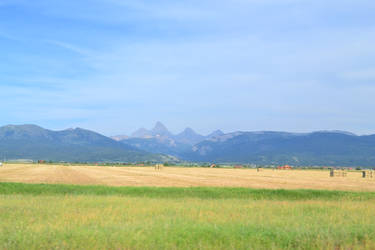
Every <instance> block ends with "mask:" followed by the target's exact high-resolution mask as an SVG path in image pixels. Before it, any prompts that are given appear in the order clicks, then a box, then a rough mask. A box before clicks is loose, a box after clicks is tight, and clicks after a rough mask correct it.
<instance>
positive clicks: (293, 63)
mask: <svg viewBox="0 0 375 250" xmlns="http://www.w3.org/2000/svg"><path fill="white" fill-rule="evenodd" d="M374 12H375V2H374V1H369V0H359V1H355V2H353V1H338V0H332V1H329V2H327V1H322V0H317V1H308V0H303V1H297V0H278V1H276V0H266V1H258V0H249V1H246V0H234V1H230V2H228V1H222V0H219V1H212V0H208V1H204V2H202V1H195V0H193V1H179V2H176V1H171V0H160V1H153V2H150V1H143V0H137V1H135V0H90V1H89V0H82V1H72V0H66V1H56V0H48V1H47V0H35V1H26V0H11V1H10V0H0V101H1V105H0V112H1V116H0V124H1V125H7V124H36V125H40V126H42V127H44V128H48V129H52V130H61V129H66V128H70V127H82V128H86V129H90V130H94V131H97V132H100V133H102V134H104V135H107V136H113V135H119V134H130V133H132V132H134V131H135V130H137V129H138V128H141V127H145V128H147V129H150V128H152V127H153V126H154V124H155V122H156V121H161V122H162V123H163V124H165V125H166V126H167V127H168V129H169V130H170V131H171V132H173V133H178V132H181V131H182V130H183V129H185V127H191V128H193V129H194V130H195V131H196V132H198V133H200V134H208V133H210V132H212V131H214V130H216V129H221V130H223V131H224V132H233V131H264V130H268V131H269V130H271V131H287V132H312V131H319V130H342V131H349V132H353V133H355V134H358V135H362V134H375V126H374V124H375V117H374V116H373V108H374V107H375V99H374V96H375V60H374V58H375V46H374V45H373V44H375V17H374V14H373V13H374Z"/></svg>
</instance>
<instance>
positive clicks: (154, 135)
mask: <svg viewBox="0 0 375 250" xmlns="http://www.w3.org/2000/svg"><path fill="white" fill-rule="evenodd" d="M222 135H224V133H223V132H222V131H221V130H216V131H214V132H212V133H211V134H209V135H207V136H203V135H200V134H198V133H196V132H195V131H194V130H193V129H191V128H186V129H185V130H184V131H182V132H181V133H179V134H176V135H174V134H173V133H171V132H170V131H169V130H168V129H167V127H166V126H165V125H164V124H162V123H161V122H157V123H156V124H155V126H154V128H152V129H150V130H148V129H145V128H140V129H138V130H137V131H135V132H134V133H132V134H131V135H130V136H127V135H118V136H113V137H111V138H112V139H114V140H117V141H119V142H122V143H124V144H126V145H128V146H132V147H135V148H138V149H140V150H144V151H148V152H152V153H158V154H168V155H173V156H176V157H181V156H182V155H183V154H184V153H186V152H190V151H191V150H192V148H193V146H194V145H196V144H198V143H200V142H202V141H204V140H207V139H211V138H214V137H216V136H222Z"/></svg>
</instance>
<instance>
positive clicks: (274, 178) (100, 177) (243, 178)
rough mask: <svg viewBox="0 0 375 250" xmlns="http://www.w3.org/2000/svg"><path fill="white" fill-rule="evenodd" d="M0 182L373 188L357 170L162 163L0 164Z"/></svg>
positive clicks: (374, 188) (353, 189)
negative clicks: (339, 172)
mask: <svg viewBox="0 0 375 250" xmlns="http://www.w3.org/2000/svg"><path fill="white" fill-rule="evenodd" d="M0 182H23V183H63V184H77V185H109V186H156V187H202V186H206V187H207V186H212V187H248V188H269V189H322V190H348V191H375V178H373V179H364V178H362V175H361V172H359V171H357V172H355V171H354V172H348V173H347V176H346V177H334V178H332V177H329V171H327V170H326V171H322V170H271V169H264V170H262V171H260V172H257V171H256V170H255V169H221V168H217V169H211V168H182V167H165V168H163V170H161V171H156V170H155V169H154V168H153V167H107V166H106V167H100V166H62V165H45V164H41V165H38V164H9V165H4V166H3V167H2V168H0Z"/></svg>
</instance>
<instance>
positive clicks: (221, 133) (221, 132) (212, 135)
mask: <svg viewBox="0 0 375 250" xmlns="http://www.w3.org/2000/svg"><path fill="white" fill-rule="evenodd" d="M222 135H224V132H223V131H221V130H220V129H218V130H215V131H214V132H212V133H211V134H209V135H207V138H213V137H218V136H222Z"/></svg>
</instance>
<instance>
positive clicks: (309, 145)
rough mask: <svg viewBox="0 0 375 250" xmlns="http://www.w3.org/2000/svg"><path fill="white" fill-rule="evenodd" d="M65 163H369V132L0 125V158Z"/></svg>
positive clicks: (373, 146)
mask: <svg viewBox="0 0 375 250" xmlns="http://www.w3.org/2000/svg"><path fill="white" fill-rule="evenodd" d="M2 158H6V159H32V160H51V161H68V162H75V161H77V162H141V161H151V162H169V161H177V160H181V161H190V162H215V163H233V164H247V163H255V164H259V165H282V164H290V165H301V166H311V165H318V166H364V167H374V166H375V135H365V136H358V135H355V134H352V133H349V132H345V131H318V132H312V133H288V132H272V131H261V132H246V131H244V132H242V131H238V132H233V133H223V132H222V131H220V130H217V131H214V132H213V133H211V134H209V135H206V136H204V135H200V134H198V133H196V132H195V131H194V130H193V129H191V128H186V129H185V130H184V131H182V132H181V133H178V134H173V133H171V132H170V131H169V130H168V129H167V128H166V127H165V126H164V125H163V124H162V123H160V122H158V123H157V124H156V125H155V127H154V128H153V129H151V130H147V129H144V128H143V129H139V130H137V131H136V132H134V133H133V134H131V135H130V136H124V135H122V136H115V137H112V138H109V137H106V136H104V135H101V134H98V133H96V132H93V131H90V130H86V129H82V128H75V129H67V130H62V131H52V130H48V129H44V128H41V127H39V126H36V125H8V126H4V127H0V159H2Z"/></svg>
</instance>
